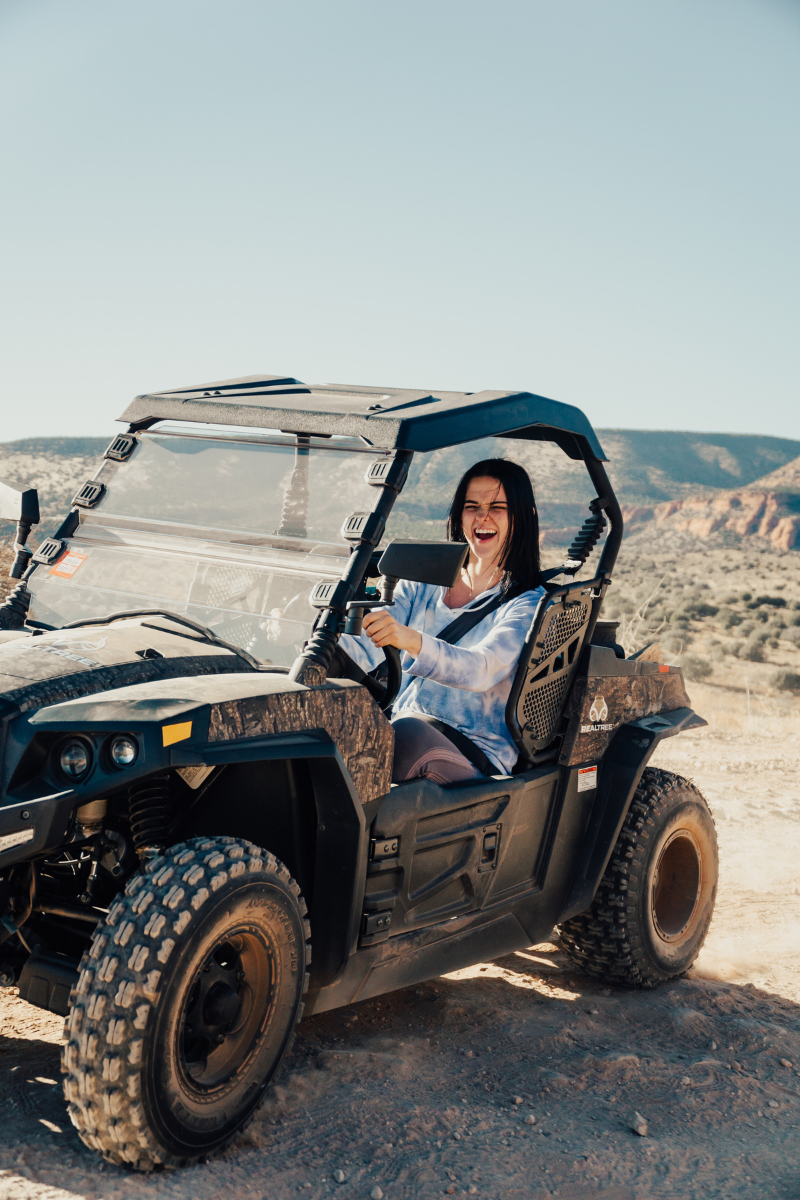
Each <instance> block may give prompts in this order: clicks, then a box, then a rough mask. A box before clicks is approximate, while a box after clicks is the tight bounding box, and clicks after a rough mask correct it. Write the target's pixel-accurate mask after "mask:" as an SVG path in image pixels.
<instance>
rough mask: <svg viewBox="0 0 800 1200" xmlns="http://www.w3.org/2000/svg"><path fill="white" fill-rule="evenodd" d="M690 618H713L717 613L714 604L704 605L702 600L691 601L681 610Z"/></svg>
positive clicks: (717, 610)
mask: <svg viewBox="0 0 800 1200" xmlns="http://www.w3.org/2000/svg"><path fill="white" fill-rule="evenodd" d="M683 611H684V612H685V613H686V614H687V616H690V617H715V616H716V615H717V613H718V612H719V609H718V608H717V606H716V604H706V603H705V601H704V600H692V601H690V603H689V604H687V605H685V606H684V610H683Z"/></svg>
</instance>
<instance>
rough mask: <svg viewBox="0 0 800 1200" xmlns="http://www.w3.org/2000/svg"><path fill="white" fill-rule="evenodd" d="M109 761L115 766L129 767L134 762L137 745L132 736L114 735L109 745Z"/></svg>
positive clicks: (137, 749) (137, 750)
mask: <svg viewBox="0 0 800 1200" xmlns="http://www.w3.org/2000/svg"><path fill="white" fill-rule="evenodd" d="M108 752H109V754H110V756H111V761H112V762H113V764H114V766H115V767H130V766H132V764H133V763H135V762H136V755H137V754H138V753H139V747H138V745H137V744H136V739H135V738H132V737H127V736H123V737H115V738H114V739H113V741H112V742H111V745H110V747H109V751H108Z"/></svg>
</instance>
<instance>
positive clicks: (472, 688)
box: [348, 588, 544, 692]
mask: <svg viewBox="0 0 800 1200" xmlns="http://www.w3.org/2000/svg"><path fill="white" fill-rule="evenodd" d="M543 594H544V593H543V591H542V589H541V588H537V589H536V591H535V592H525V593H524V594H523V595H522V596H518V597H517V598H516V599H514V600H510V601H509V602H508V604H506V605H504V606H503V608H501V609H500V611H499V613H498V615H497V616H495V617H494V620H493V622H492V625H491V627H490V628H489V630H488V631H487V633H486V634H485V636H484V637H483V638H481V640H480V641H479V642H477V643H476V645H474V646H470V647H468V648H467V647H464V646H451V645H450V644H449V643H448V642H441V641H439V639H438V638H435V637H431V636H430V634H427V633H423V634H422V647H421V649H420V652H419V654H418V655H417V657H416V658H415V659H414V660H413V661H411V662H410V663H409V665H408V666H407V667H406V668H405V669H406V670H407V671H408V673H409V675H415V676H418V677H421V678H423V679H430V680H432V681H433V682H434V683H441V684H445V685H446V686H447V687H454V688H462V689H463V690H464V691H468V692H485V691H488V690H489V688H493V687H495V686H496V685H497V684H498V683H500V681H501V680H503V679H505V678H506V677H507V676H508V675H510V674H511V673H512V671H514V670H515V668H516V665H517V662H518V661H519V656H520V654H521V653H522V647H523V644H524V642H525V636H526V634H527V632H528V630H529V629H530V626H531V621H532V620H533V616H534V613H535V612H536V609H537V607H538V604H539V601H540V599H541V597H542V596H543ZM486 619H487V621H488V620H489V619H490V618H486ZM348 653H349V651H348Z"/></svg>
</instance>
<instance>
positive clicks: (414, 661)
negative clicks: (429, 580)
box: [340, 580, 544, 774]
mask: <svg viewBox="0 0 800 1200" xmlns="http://www.w3.org/2000/svg"><path fill="white" fill-rule="evenodd" d="M498 587H499V585H498ZM498 587H494V588H491V589H490V590H489V591H487V592H483V593H482V594H481V595H480V596H479V597H478V599H477V600H476V601H470V604H469V605H466V606H465V608H469V607H471V605H472V604H475V603H480V604H484V603H488V601H489V598H490V597H492V596H495V595H496V594H497V591H498ZM543 595H544V590H543V589H542V588H536V589H535V590H532V591H529V592H523V594H522V595H521V596H517V597H516V598H515V599H513V600H509V601H508V603H507V604H503V605H501V607H500V608H498V609H495V611H494V612H492V613H489V614H488V616H486V617H484V618H483V620H482V621H480V622H479V623H478V624H477V625H475V626H474V627H473V628H472V629H470V630H469V632H468V633H465V634H464V636H463V638H461V640H460V641H459V643H458V645H456V646H451V645H449V643H447V642H440V641H439V640H438V638H437V637H436V634H437V633H441V632H442V630H443V629H445V628H446V626H448V625H450V624H451V623H452V622H453V621H454V620H455V619H456V617H458V616H460V615H461V613H462V612H464V611H465V608H448V607H447V605H446V604H445V602H444V596H445V589H444V588H441V587H436V586H434V585H433V584H423V583H407V582H406V581H405V580H401V582H400V583H399V584H398V586H397V590H396V591H395V603H394V607H393V608H392V609H390V612H391V613H392V616H393V617H394V618H395V619H396V620H397V621H399V622H400V623H401V624H402V625H407V626H408V627H409V628H410V629H416V630H417V631H418V632H419V633H421V634H422V647H421V649H420V652H419V654H418V655H417V657H416V658H412V657H411V655H410V654H407V653H406V652H405V651H404V652H403V653H402V654H401V662H402V666H403V679H402V682H401V684H400V692H399V694H398V697H397V700H396V701H395V703H394V708H393V710H392V716H393V717H412V716H413V715H414V713H426V714H427V715H428V716H431V717H436V718H437V720H439V721H444V722H445V723H446V724H448V725H451V726H453V728H454V729H459V730H460V731H461V732H462V733H463V734H466V736H467V737H468V738H470V739H471V741H473V742H474V743H475V745H476V746H480V748H481V750H483V752H484V754H485V755H486V756H487V758H489V759H491V761H492V763H493V764H494V765H495V766H497V768H498V770H499V771H501V772H503V773H504V774H510V772H511V770H512V769H513V767H514V764H515V763H516V761H517V748H516V746H515V745H514V742H513V740H512V737H511V734H510V733H509V731H508V727H507V726H506V721H505V711H506V701H507V700H508V695H509V692H510V691H511V684H512V682H513V679H514V672H515V670H516V666H517V662H518V660H519V656H520V654H521V652H522V645H523V642H524V641H525V635H526V634H527V632H528V630H529V629H530V627H531V623H532V621H533V617H534V614H535V612H536V609H537V607H538V605H539V601H540V600H541V598H542V596H543ZM340 644H341V647H342V649H343V650H344V651H345V652H346V653H347V654H349V655H350V657H351V658H352V659H354V660H355V661H356V662H357V663H358V665H359V666H360V667H361V668H362V670H365V671H371V670H372V668H373V667H377V666H378V665H379V664H380V663H382V662H383V659H384V655H383V650H381V649H379V648H378V647H376V646H373V644H372V642H371V641H370V640H369V638H368V637H367V635H366V634H362V635H361V636H360V637H357V638H356V637H350V636H349V635H345V636H343V637H342V639H341V643H340Z"/></svg>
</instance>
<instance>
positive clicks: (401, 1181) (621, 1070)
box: [0, 685, 800, 1200]
mask: <svg viewBox="0 0 800 1200" xmlns="http://www.w3.org/2000/svg"><path fill="white" fill-rule="evenodd" d="M692 696H693V700H694V702H695V707H696V708H697V709H698V711H700V712H702V713H703V714H704V715H706V716H708V717H709V718H710V720H711V727H710V728H709V729H707V730H702V731H698V732H696V733H694V734H691V735H685V736H683V737H680V738H675V739H673V740H672V741H671V742H668V743H666V744H665V745H664V746H663V747H662V748H661V750H660V751H659V754H658V758H657V759H656V762H657V764H658V765H660V766H663V767H666V768H667V769H670V770H675V771H677V772H679V773H681V774H684V775H688V776H690V777H692V778H694V780H695V782H696V783H697V784H698V786H699V787H700V788H701V789H702V790H703V791H704V792H705V794H706V795H707V797H708V799H709V801H710V803H711V805H712V808H713V809H714V810H715V813H716V815H717V828H718V832H719V838H720V846H721V859H722V879H721V888H720V896H719V902H718V907H717V914H716V917H715V921H714V925H713V927H712V932H711V935H710V937H709V939H708V943H707V946H706V948H705V950H704V951H703V954H702V956H701V959H700V960H699V962H698V964H697V966H696V967H695V969H694V970H693V972H692V977H691V978H687V979H682V980H679V981H677V982H675V983H674V984H672V985H670V986H668V987H664V988H661V989H658V990H657V991H653V992H625V991H620V990H618V989H609V988H604V987H603V986H601V985H598V984H596V983H593V982H592V981H589V980H587V979H586V978H585V977H583V976H581V975H580V973H579V972H576V971H575V970H573V969H571V967H570V965H569V963H568V961H567V959H566V957H565V956H564V955H563V954H562V953H561V952H560V951H559V950H558V948H557V946H556V945H554V944H552V943H547V944H545V945H542V946H537V947H532V948H531V949H529V950H527V951H525V952H524V953H521V954H512V955H509V956H507V957H505V958H503V959H500V960H498V961H497V962H495V963H491V964H483V965H481V966H479V967H475V968H471V969H470V970H468V971H462V972H457V973H456V974H454V975H451V976H446V977H442V978H441V979H438V980H434V981H432V982H430V983H426V984H423V985H421V986H419V987H416V988H409V989H406V990H405V991H402V992H396V993H394V994H392V995H391V996H387V997H383V998H381V999H380V1000H376V1001H367V1002H364V1003H362V1004H358V1005H355V1006H353V1007H352V1008H349V1009H344V1010H341V1011H340V1012H336V1013H331V1014H326V1015H324V1016H320V1017H315V1018H311V1019H310V1020H308V1021H306V1022H304V1023H303V1024H302V1025H301V1026H300V1029H299V1032H298V1037H297V1042H296V1046H295V1051H294V1053H293V1056H292V1059H291V1061H290V1062H289V1063H288V1065H287V1068H286V1070H285V1072H284V1075H283V1078H282V1080H281V1083H280V1084H279V1085H278V1087H277V1088H276V1089H275V1091H274V1094H273V1096H272V1098H271V1099H270V1100H269V1101H268V1103H267V1105H266V1107H265V1109H264V1110H263V1112H262V1114H261V1115H260V1117H259V1119H258V1121H257V1123H256V1125H255V1126H254V1128H253V1131H252V1133H251V1134H249V1135H248V1136H247V1137H246V1138H244V1139H242V1141H241V1142H240V1143H239V1145H238V1146H237V1147H236V1148H235V1149H234V1150H233V1151H231V1152H230V1153H229V1154H227V1155H226V1156H224V1157H223V1158H220V1159H216V1160H213V1161H212V1162H210V1163H208V1164H207V1165H204V1166H200V1167H197V1168H193V1169H191V1170H187V1171H180V1172H171V1173H164V1174H159V1175H154V1176H150V1177H143V1176H140V1175H133V1174H131V1173H129V1172H128V1171H126V1170H121V1169H116V1168H112V1167H109V1166H103V1165H101V1164H100V1162H99V1160H97V1159H96V1158H95V1157H94V1156H93V1155H92V1154H90V1153H89V1152H88V1151H87V1150H85V1149H84V1148H83V1147H82V1145H81V1143H80V1142H79V1141H78V1139H77V1137H76V1136H75V1135H74V1133H73V1131H72V1128H71V1126H70V1125H69V1123H68V1121H67V1119H66V1114H65V1109H64V1105H63V1102H62V1099H61V1093H60V1086H59V1080H60V1076H59V1041H60V1035H61V1022H60V1020H59V1019H58V1018H55V1017H50V1016H49V1015H48V1014H46V1013H41V1012H39V1011H38V1010H36V1009H32V1008H30V1007H28V1006H27V1005H25V1004H23V1003H22V1002H20V1001H19V1000H18V999H17V998H16V997H15V995H14V994H13V992H10V991H6V992H4V993H1V994H0V995H2V999H0V1022H1V1024H0V1031H1V1034H2V1035H1V1036H0V1076H1V1077H2V1080H3V1087H2V1090H1V1091H0V1104H2V1115H3V1139H2V1140H3V1145H2V1148H1V1149H0V1200H6V1198H7V1200H29V1198H30V1200H77V1198H79V1197H80V1198H86V1200H89V1198H98V1200H100V1198H102V1200H116V1198H120V1200H123V1198H129V1197H130V1198H135V1200H139V1198H140V1197H141V1198H143V1200H167V1198H174V1200H216V1198H218V1197H219V1198H220V1200H222V1198H223V1197H225V1198H228V1197H232V1196H235V1197H243V1198H250V1197H253V1198H254V1200H261V1198H262V1197H263V1198H264V1200H267V1198H269V1200H284V1198H288V1197H290V1196H291V1197H295V1196H306V1195H307V1196H309V1197H311V1198H313V1197H327V1196H333V1195H336V1196H340V1197H341V1200H350V1198H358V1200H361V1198H363V1200H367V1197H369V1196H370V1193H371V1192H372V1191H373V1189H375V1188H376V1187H379V1188H380V1189H381V1190H382V1193H383V1195H384V1197H385V1198H386V1200H404V1198H410V1197H415V1198H416V1197H420V1198H425V1197H433V1196H441V1195H447V1194H450V1195H452V1194H456V1195H463V1194H476V1195H478V1196H481V1197H487V1198H498V1200H500V1198H503V1197H512V1196H520V1197H537V1198H539V1197H540V1198H544V1197H548V1196H551V1195H556V1196H558V1197H560V1198H561V1200H577V1198H578V1197H589V1196H591V1197H595V1196H598V1197H605V1198H607V1200H611V1198H613V1200H649V1198H651V1197H674V1198H675V1200H694V1198H697V1200H700V1198H701V1197H702V1198H703V1200H705V1198H706V1197H717V1196H719V1197H745V1196H747V1197H754V1198H755V1197H757V1198H758V1200H771V1198H773V1197H775V1198H778V1197H788V1198H789V1200H793V1198H796V1197H798V1196H800V1179H799V1178H798V1167H799V1165H800V1148H798V1140H797V1131H798V1127H799V1126H800V1019H799V1018H800V1007H798V1003H799V1002H800V970H798V953H797V951H798V942H799V941H800V920H798V917H799V916H800V887H798V883H800V881H799V880H798V875H797V870H796V866H795V864H796V862H797V858H798V851H800V773H798V768H797V765H796V764H797V763H798V760H799V759H800V711H798V706H797V705H796V704H795V706H794V707H788V706H787V707H780V706H778V705H777V704H776V703H772V704H771V705H770V704H769V702H767V701H761V702H759V703H758V704H754V711H753V713H752V714H751V719H750V722H749V725H748V722H747V718H746V714H745V707H744V706H745V700H744V697H742V696H741V695H739V694H738V693H733V692H729V691H725V690H723V689H719V688H712V687H701V686H697V685H696V686H694V687H693V688H692ZM517 1097H520V1098H521V1103H520V1104H517V1103H515V1099H516V1098H517ZM635 1112H639V1113H641V1114H642V1115H643V1116H644V1117H645V1118H646V1120H647V1122H648V1136H647V1137H639V1136H637V1134H635V1133H634V1132H633V1131H632V1130H631V1128H630V1126H631V1121H632V1119H633V1116H634V1113H635ZM529 1115H533V1116H535V1117H536V1123H535V1124H533V1125H531V1124H526V1123H525V1120H524V1118H525V1117H526V1116H529ZM336 1170H340V1171H342V1172H343V1173H344V1175H345V1182H343V1183H341V1184H337V1183H336V1182H334V1179H333V1173H334V1171H336Z"/></svg>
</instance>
